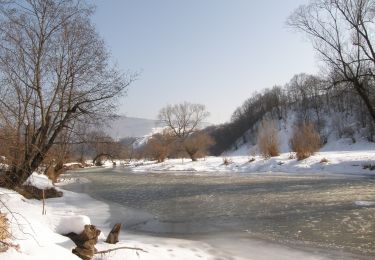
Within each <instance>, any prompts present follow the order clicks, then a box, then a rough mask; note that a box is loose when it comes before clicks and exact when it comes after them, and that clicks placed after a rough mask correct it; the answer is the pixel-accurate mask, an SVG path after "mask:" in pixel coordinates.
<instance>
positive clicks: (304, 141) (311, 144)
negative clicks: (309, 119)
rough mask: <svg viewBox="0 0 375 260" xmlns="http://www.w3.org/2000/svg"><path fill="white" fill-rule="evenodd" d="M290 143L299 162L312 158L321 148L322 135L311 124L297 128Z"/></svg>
mask: <svg viewBox="0 0 375 260" xmlns="http://www.w3.org/2000/svg"><path fill="white" fill-rule="evenodd" d="M289 143H290V147H291V148H292V150H293V152H295V153H296V156H297V159H298V160H303V159H306V158H308V157H310V156H311V155H313V154H314V153H315V152H317V151H319V149H320V147H321V139H320V135H319V133H318V131H316V129H315V126H314V125H313V124H311V123H307V124H302V125H300V126H298V127H295V128H294V131H293V135H292V138H291V139H290V141H289Z"/></svg>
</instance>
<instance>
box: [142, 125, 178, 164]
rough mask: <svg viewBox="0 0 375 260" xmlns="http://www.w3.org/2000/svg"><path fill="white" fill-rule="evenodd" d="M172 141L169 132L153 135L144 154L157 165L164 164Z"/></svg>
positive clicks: (172, 137)
mask: <svg viewBox="0 0 375 260" xmlns="http://www.w3.org/2000/svg"><path fill="white" fill-rule="evenodd" d="M174 141H175V138H174V136H173V135H172V133H170V132H169V131H163V133H158V134H154V135H153V136H152V137H151V138H150V140H148V142H147V145H146V148H145V153H146V154H147V156H149V157H151V158H152V159H154V160H157V161H158V162H159V163H160V162H164V161H165V159H167V157H168V156H169V154H170V152H171V149H172V144H173V143H174Z"/></svg>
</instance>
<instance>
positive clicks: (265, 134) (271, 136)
mask: <svg viewBox="0 0 375 260" xmlns="http://www.w3.org/2000/svg"><path fill="white" fill-rule="evenodd" d="M258 148H259V151H260V153H261V154H262V155H263V156H264V157H266V158H269V157H274V156H278V155H279V135H278V130H277V127H276V122H275V121H273V120H269V119H263V120H262V122H261V123H260V126H259V128H258Z"/></svg>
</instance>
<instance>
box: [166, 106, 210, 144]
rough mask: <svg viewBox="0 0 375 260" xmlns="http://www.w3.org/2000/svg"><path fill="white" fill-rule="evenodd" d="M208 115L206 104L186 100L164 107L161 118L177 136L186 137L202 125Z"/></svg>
mask: <svg viewBox="0 0 375 260" xmlns="http://www.w3.org/2000/svg"><path fill="white" fill-rule="evenodd" d="M208 115H209V113H208V112H207V111H206V107H205V106H204V105H201V104H192V103H188V102H184V103H181V104H175V105H168V106H166V107H164V108H162V109H161V110H160V112H159V120H160V121H161V122H162V123H163V124H165V125H166V126H167V127H168V128H170V130H171V131H172V132H173V133H174V134H175V135H176V137H178V138H186V137H187V136H189V135H190V134H191V133H193V132H194V131H195V130H197V129H198V128H199V127H200V124H201V123H202V122H203V120H205V119H206V118H207V117H208Z"/></svg>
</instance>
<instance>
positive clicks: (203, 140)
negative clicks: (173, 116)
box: [183, 132, 214, 161]
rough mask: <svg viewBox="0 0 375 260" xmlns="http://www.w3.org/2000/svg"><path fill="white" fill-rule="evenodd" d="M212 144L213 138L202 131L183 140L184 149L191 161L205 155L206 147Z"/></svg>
mask: <svg viewBox="0 0 375 260" xmlns="http://www.w3.org/2000/svg"><path fill="white" fill-rule="evenodd" d="M213 144H214V141H213V139H212V138H211V137H210V136H209V135H208V134H206V133H204V132H197V133H194V134H192V135H190V136H189V137H188V138H187V139H186V140H185V141H184V142H183V146H184V150H185V152H186V153H187V154H188V155H189V157H190V159H191V160H192V161H196V160H197V158H201V157H204V156H206V154H207V150H208V148H209V147H210V146H212V145H213Z"/></svg>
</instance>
